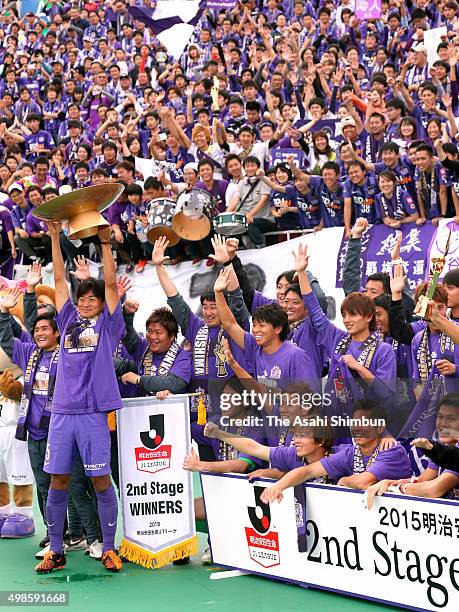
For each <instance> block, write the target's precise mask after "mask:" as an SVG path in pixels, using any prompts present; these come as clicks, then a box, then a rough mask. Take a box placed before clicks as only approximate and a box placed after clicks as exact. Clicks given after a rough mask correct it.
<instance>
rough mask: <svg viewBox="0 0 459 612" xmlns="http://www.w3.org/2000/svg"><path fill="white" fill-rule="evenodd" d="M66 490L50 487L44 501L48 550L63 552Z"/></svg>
mask: <svg viewBox="0 0 459 612" xmlns="http://www.w3.org/2000/svg"><path fill="white" fill-rule="evenodd" d="M67 496H68V493H67V491H61V490H57V489H50V490H49V491H48V500H47V502H46V519H47V522H48V532H49V537H50V540H51V542H50V550H52V551H53V552H55V553H59V554H62V553H63V548H62V547H63V538H64V523H65V517H66V516H67Z"/></svg>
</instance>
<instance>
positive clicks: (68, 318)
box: [53, 299, 126, 414]
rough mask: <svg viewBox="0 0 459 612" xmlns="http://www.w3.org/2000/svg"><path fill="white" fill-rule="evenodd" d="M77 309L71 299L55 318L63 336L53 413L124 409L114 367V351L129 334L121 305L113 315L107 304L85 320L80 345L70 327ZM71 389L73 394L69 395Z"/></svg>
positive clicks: (77, 318)
mask: <svg viewBox="0 0 459 612" xmlns="http://www.w3.org/2000/svg"><path fill="white" fill-rule="evenodd" d="M79 320H80V319H79V314H78V310H77V309H76V307H75V306H74V304H72V302H71V301H70V299H69V300H67V301H66V303H65V304H64V306H63V307H62V309H61V311H60V312H59V313H58V315H57V317H56V321H57V325H58V327H59V332H60V335H61V351H60V356H59V363H58V367H57V380H56V389H55V392H54V398H53V413H61V414H81V413H92V412H109V411H111V410H118V409H119V408H121V405H122V404H121V397H120V392H119V389H118V384H117V380H116V375H115V369H114V367H113V353H114V352H115V351H116V349H117V346H118V343H119V342H120V340H121V338H122V337H123V335H124V334H125V333H126V328H125V325H124V320H123V315H122V313H121V307H120V305H119V304H118V305H117V307H116V309H115V311H114V312H113V314H109V312H108V308H107V305H105V306H104V310H103V311H102V312H101V313H100V315H99V316H97V317H94V318H93V319H90V320H83V321H82V331H81V333H80V335H79V338H78V346H76V347H74V346H73V343H72V340H71V335H70V334H68V333H67V329H68V328H69V326H70V325H71V324H74V323H76V322H77V321H79ZM69 389H71V390H72V393H71V394H69Z"/></svg>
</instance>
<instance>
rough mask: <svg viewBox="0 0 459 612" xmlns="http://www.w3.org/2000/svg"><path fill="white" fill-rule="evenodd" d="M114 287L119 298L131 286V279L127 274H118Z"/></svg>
mask: <svg viewBox="0 0 459 612" xmlns="http://www.w3.org/2000/svg"><path fill="white" fill-rule="evenodd" d="M116 288H117V289H118V297H119V298H120V299H121V298H122V297H123V296H125V295H126V293H127V292H128V291H129V289H131V288H132V281H131V279H130V278H129V276H125V275H124V274H123V275H122V276H118V277H117V278H116Z"/></svg>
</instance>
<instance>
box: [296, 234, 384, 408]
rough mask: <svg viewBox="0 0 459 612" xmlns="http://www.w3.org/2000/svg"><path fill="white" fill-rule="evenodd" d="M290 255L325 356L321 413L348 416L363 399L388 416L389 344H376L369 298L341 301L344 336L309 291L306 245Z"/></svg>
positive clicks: (356, 296)
mask: <svg viewBox="0 0 459 612" xmlns="http://www.w3.org/2000/svg"><path fill="white" fill-rule="evenodd" d="M294 255H295V269H296V271H297V273H298V280H299V283H300V287H301V293H302V295H303V299H304V304H305V306H306V308H307V309H308V312H309V316H310V317H311V321H312V324H313V326H314V328H315V330H316V333H317V340H318V342H319V344H320V345H321V346H322V347H323V348H324V352H325V355H326V357H328V358H330V372H329V375H328V380H327V384H326V386H325V392H326V393H329V397H330V400H331V403H330V406H329V408H327V410H326V412H327V413H328V414H330V415H342V414H344V415H349V413H350V409H351V406H352V404H353V403H354V402H355V401H356V400H358V399H361V398H363V397H366V398H372V399H374V400H377V401H378V402H379V403H381V405H382V406H384V409H385V410H386V412H387V413H388V414H390V412H391V407H392V406H393V400H394V397H395V380H396V363H395V355H394V353H393V350H392V348H391V347H390V346H389V345H387V344H385V343H383V342H381V341H380V338H379V334H378V333H377V331H376V312H375V305H374V302H373V300H371V299H370V298H369V297H368V296H366V295H362V294H361V293H351V294H350V295H348V296H347V297H346V299H345V300H344V301H343V303H342V304H341V315H342V317H343V323H344V326H345V328H346V331H345V332H344V331H343V330H342V329H339V328H338V327H336V326H335V325H333V323H331V322H330V321H329V320H328V319H327V317H326V316H325V315H324V313H323V312H322V310H321V308H320V305H319V303H318V301H317V298H316V297H315V295H314V294H313V292H312V290H311V286H310V284H309V280H308V277H307V274H306V269H307V266H308V256H307V249H306V247H303V246H302V245H300V246H299V248H298V251H297V252H296V253H294Z"/></svg>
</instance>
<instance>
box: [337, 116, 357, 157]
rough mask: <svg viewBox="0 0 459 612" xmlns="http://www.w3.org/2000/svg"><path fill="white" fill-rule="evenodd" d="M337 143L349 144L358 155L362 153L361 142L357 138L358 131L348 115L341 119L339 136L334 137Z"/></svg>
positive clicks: (352, 119)
mask: <svg viewBox="0 0 459 612" xmlns="http://www.w3.org/2000/svg"><path fill="white" fill-rule="evenodd" d="M336 141H337V142H349V141H350V142H351V143H352V144H353V145H354V147H355V149H356V152H357V153H358V154H360V153H361V151H362V148H363V147H362V141H361V139H360V138H359V131H358V130H357V124H356V122H355V119H354V118H353V117H351V116H350V115H348V116H347V117H343V118H342V119H341V136H337V137H336Z"/></svg>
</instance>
